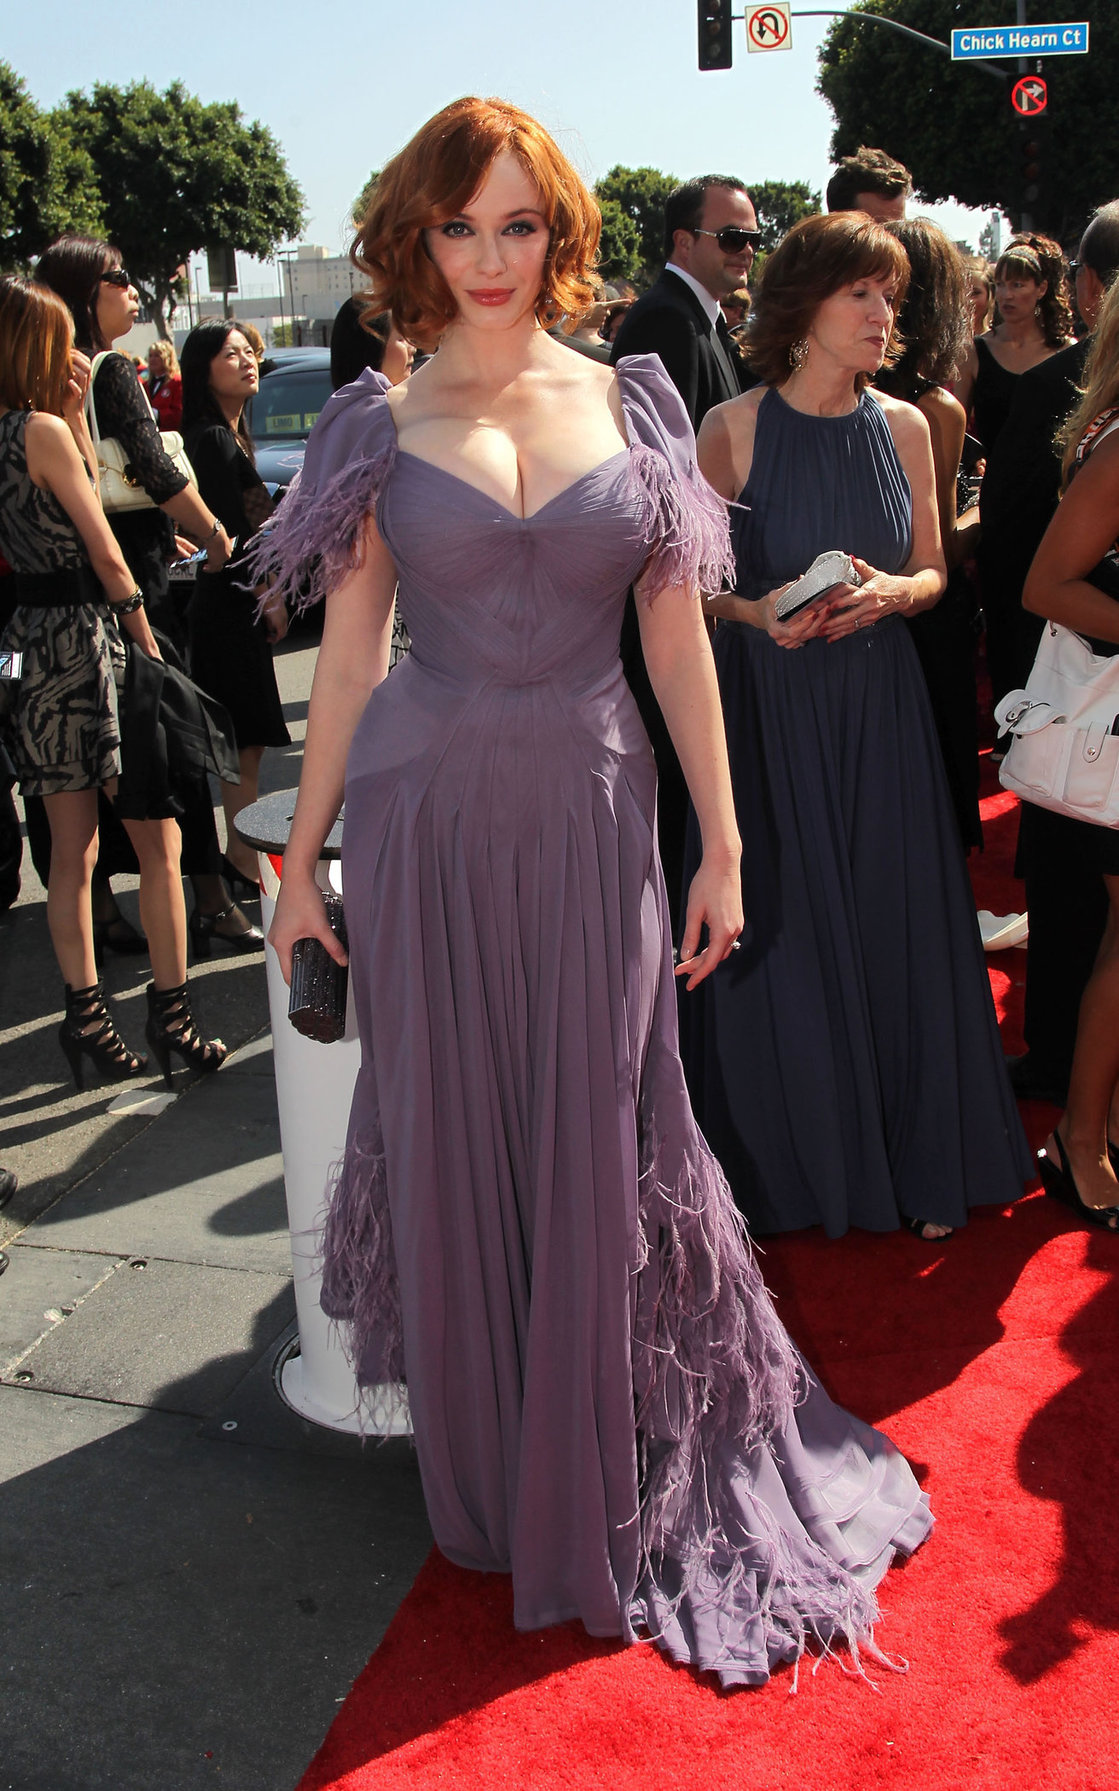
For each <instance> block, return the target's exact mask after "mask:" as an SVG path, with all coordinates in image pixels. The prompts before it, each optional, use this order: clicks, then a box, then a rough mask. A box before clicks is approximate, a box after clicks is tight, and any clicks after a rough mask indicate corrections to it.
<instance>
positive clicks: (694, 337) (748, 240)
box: [611, 174, 759, 429]
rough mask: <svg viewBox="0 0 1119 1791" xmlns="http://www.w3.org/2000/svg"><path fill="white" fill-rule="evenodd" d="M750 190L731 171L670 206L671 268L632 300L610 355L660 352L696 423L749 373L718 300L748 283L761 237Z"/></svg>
mask: <svg viewBox="0 0 1119 1791" xmlns="http://www.w3.org/2000/svg"><path fill="white" fill-rule="evenodd" d="M758 235H759V232H758V220H757V215H756V213H755V211H754V207H753V203H752V201H751V199H750V195H749V193H748V192H747V191H746V188H745V186H744V185H743V183H742V182H741V181H740V180H735V179H733V178H732V177H731V176H730V175H727V174H705V175H701V176H700V177H699V178H698V179H697V180H688V181H685V182H684V185H683V186H680V187H677V188H676V189H675V190H674V191H673V192H672V193H670V194H669V196H668V203H667V204H666V206H665V208H664V236H665V261H666V266H665V270H664V272H663V274H662V275H661V277H660V279H659V280H658V281H657V282H656V284H655V285H654V286H652V287H651V288H650V289H649V291H648V292H647V293H645V294H644V296H643V297H642V298H639V299H638V300H637V303H636V304H634V305H631V306H630V308H629V310H628V311H627V312H626V315H625V317H624V319H623V321H622V324H621V327H620V329H619V330H618V334H617V335H616V337H615V338H614V347H613V354H612V357H611V358H612V360H613V361H615V362H616V361H618V360H619V359H620V357H621V356H622V355H625V354H656V355H659V356H660V358H661V360H662V361H663V363H664V370H665V372H666V373H667V374H668V377H669V379H670V380H671V381H672V383H673V385H674V386H675V387H676V390H677V391H678V392H679V394H680V396H681V398H682V399H683V400H684V408H685V409H686V411H687V413H688V415H689V417H690V418H691V420H692V428H693V429H698V428H699V426H700V424H701V423H702V421H703V419H704V417H705V416H706V415H707V412H708V411H709V410H710V409H711V408H712V406H713V405H716V404H722V403H724V402H725V400H726V399H728V398H737V397H738V394H739V392H741V391H742V390H743V384H744V382H743V378H742V374H741V369H740V365H739V361H738V357H737V354H736V353H735V349H734V344H733V343H732V342H731V340H730V335H729V332H728V330H727V325H726V319H725V318H724V316H723V314H722V312H721V310H720V308H719V300H720V299H721V298H723V297H725V295H726V294H728V293H731V292H735V291H737V289H738V288H739V287H740V286H745V285H746V282H747V280H748V279H749V276H750V268H751V266H752V265H753V260H754V249H755V246H756V244H757V241H758Z"/></svg>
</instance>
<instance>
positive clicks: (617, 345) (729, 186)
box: [610, 174, 759, 911]
mask: <svg viewBox="0 0 1119 1791" xmlns="http://www.w3.org/2000/svg"><path fill="white" fill-rule="evenodd" d="M758 236H759V231H758V220H757V215H756V213H755V211H754V206H753V203H752V201H751V199H750V195H749V193H748V192H747V191H746V188H745V186H744V185H743V183H742V181H740V180H736V179H734V178H733V177H732V176H730V175H727V174H704V175H701V176H700V177H699V178H698V179H696V180H688V181H685V182H684V184H683V186H679V187H676V188H675V189H674V191H673V192H671V193H670V194H669V196H668V201H667V203H666V205H665V210H664V237H665V258H666V265H665V269H664V272H663V273H662V274H661V276H660V279H659V280H657V282H656V284H655V285H654V286H652V287H651V288H650V289H649V291H648V292H647V293H645V294H644V296H643V297H642V298H639V299H638V300H637V302H636V304H634V305H631V306H630V308H629V310H628V311H627V312H626V315H625V317H624V319H623V321H622V324H621V327H620V328H619V330H618V333H617V335H616V336H615V338H614V344H613V349H612V352H611V356H610V359H611V362H612V363H616V362H617V361H618V360H620V359H621V357H622V356H623V355H627V354H655V355H659V356H660V359H661V361H662V362H663V364H664V370H665V372H666V373H667V374H668V377H669V379H671V381H672V383H673V385H674V386H675V387H676V390H677V391H678V392H679V394H680V396H681V398H682V399H683V401H684V408H685V410H686V411H687V413H688V415H689V417H690V418H691V421H692V427H693V429H698V428H699V425H700V424H701V423H702V421H703V419H704V417H705V416H706V415H707V412H708V411H709V410H711V409H712V407H713V406H714V405H716V404H723V403H724V402H725V401H726V400H727V399H728V398H737V397H738V395H739V393H740V392H741V391H744V390H745V388H746V386H748V385H751V384H753V381H752V380H750V379H749V377H748V375H747V374H746V373H745V370H744V368H743V366H742V363H741V361H740V360H739V358H738V351H737V349H736V348H735V345H734V343H733V342H732V340H731V337H730V332H729V331H728V329H727V322H726V319H725V317H724V316H723V313H722V311H721V310H720V308H719V300H720V299H721V298H723V297H724V296H725V295H726V294H727V293H731V292H735V291H737V290H738V288H739V287H742V286H745V285H746V282H747V280H748V279H749V275H750V268H751V266H752V264H753V260H754V249H755V246H756V244H757V241H758ZM621 651H622V666H623V668H624V670H625V674H626V677H627V679H628V680H629V685H630V688H631V690H632V691H633V694H634V697H635V699H636V702H637V706H638V708H639V709H640V711H641V718H642V720H643V721H644V723H645V726H646V728H647V729H648V733H649V738H650V740H651V741H652V745H653V753H654V756H655V758H656V761H657V837H658V842H659V845H660V854H661V863H662V865H663V867H664V876H665V884H666V886H667V889H668V899H669V902H670V904H671V906H672V908H673V910H674V911H675V909H676V908H677V905H678V904H679V903H680V900H681V897H682V895H683V893H684V892H683V879H684V833H685V829H686V827H687V819H688V790H687V785H686V783H685V781H684V774H683V772H682V771H681V769H680V761H679V760H678V759H677V757H676V753H675V751H674V750H673V746H672V741H671V739H670V737H669V733H668V729H667V727H666V726H665V724H664V718H663V716H662V715H661V712H660V709H659V707H658V705H657V701H656V698H655V696H654V695H653V691H652V687H651V685H650V683H649V678H648V674H647V672H646V670H645V661H644V658H643V656H642V653H641V641H640V637H639V634H638V626H637V611H636V608H635V605H634V601H633V597H632V594H631V595H630V597H629V599H628V600H627V603H626V609H625V616H624V618H623V622H622V643H621Z"/></svg>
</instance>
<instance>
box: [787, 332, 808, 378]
mask: <svg viewBox="0 0 1119 1791" xmlns="http://www.w3.org/2000/svg"><path fill="white" fill-rule="evenodd" d="M807 359H808V337H807V336H802V337H801V339H800V341H799V342H794V343H793V345H792V347H791V348H790V350H789V365H790V367H791V368H792V370H793V372H794V373H799V372H800V370H801V368H802V367H803V366H804V363H805V361H806V360H807Z"/></svg>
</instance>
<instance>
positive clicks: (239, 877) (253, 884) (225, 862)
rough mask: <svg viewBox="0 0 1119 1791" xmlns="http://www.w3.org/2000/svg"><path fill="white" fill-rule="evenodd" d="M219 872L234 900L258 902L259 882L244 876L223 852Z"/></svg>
mask: <svg viewBox="0 0 1119 1791" xmlns="http://www.w3.org/2000/svg"><path fill="white" fill-rule="evenodd" d="M221 874H222V879H223V881H224V882H225V883H226V884H227V885H228V888H229V892H230V894H231V895H232V897H233V899H234V901H237V902H259V900H260V884H259V883H258V882H257V881H256V880H255V879H254V878H252V877H246V875H245V873H244V871H239V870H238V869H237V866H236V865H235V864H231V863H230V861H229V859H228V858H226V857H225V856H224V854H223V856H222V861H221Z"/></svg>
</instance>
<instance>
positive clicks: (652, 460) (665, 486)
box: [255, 355, 730, 689]
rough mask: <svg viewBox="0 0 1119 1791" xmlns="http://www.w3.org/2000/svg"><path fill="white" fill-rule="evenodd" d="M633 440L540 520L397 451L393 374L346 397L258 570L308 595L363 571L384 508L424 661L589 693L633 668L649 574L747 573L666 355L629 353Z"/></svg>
mask: <svg viewBox="0 0 1119 1791" xmlns="http://www.w3.org/2000/svg"><path fill="white" fill-rule="evenodd" d="M616 371H617V377H618V381H619V388H620V393H621V399H622V412H623V417H624V422H625V432H626V444H627V445H626V446H624V447H620V448H619V449H618V451H617V453H615V454H611V455H609V456H608V457H607V458H606V459H605V460H603V461H601V462H600V463H599V464H598V465H597V466H593V467H591V468H589V469H588V471H587V472H585V473H582V474H580V476H579V477H578V478H576V479H574V480H572V481H571V483H570V484H569V485H567V486H565V487H564V489H563V490H562V491H560V492H558V493H557V494H556V496H555V497H553V498H551V499H550V500H549V502H548V503H546V504H543V505H542V506H541V507H540V508H539V509H538V510H535V511H533V512H532V514H531V515H529V516H526V517H520V516H516V515H514V514H513V513H512V512H511V511H510V510H508V509H507V508H506V507H505V505H503V504H501V503H500V502H498V501H497V500H496V499H495V498H493V497H491V496H490V495H489V494H488V493H486V492H483V491H480V490H479V489H478V488H477V487H476V486H473V485H471V484H470V483H469V482H468V481H467V480H465V479H463V478H460V477H459V476H458V475H457V474H455V473H451V472H449V471H447V469H446V468H443V467H439V466H436V465H434V464H433V463H431V462H429V461H426V460H423V459H421V458H420V457H418V456H417V455H415V454H412V453H410V452H409V451H408V450H407V449H401V448H400V447H399V445H398V443H397V438H396V432H395V428H394V424H393V419H392V412H391V409H390V407H389V405H388V403H387V400H386V397H385V394H386V392H387V390H388V384H387V381H385V380H384V379H383V378H382V377H381V376H380V375H379V374H375V373H372V372H366V373H364V374H363V375H362V376H361V378H360V379H358V380H356V381H355V382H354V384H353V385H351V386H346V387H343V388H342V390H341V391H340V392H337V393H335V395H334V397H333V398H332V399H331V400H330V403H329V404H328V405H327V406H326V407H324V410H323V413H322V416H321V417H320V419H319V421H318V423H317V424H316V426H315V430H314V431H313V433H312V435H311V439H310V442H309V443H308V449H307V459H306V462H305V465H304V470H303V473H302V474H301V476H300V480H299V483H298V486H297V487H296V488H295V490H294V492H293V494H292V495H291V496H289V497H288V498H286V499H285V501H284V503H283V504H282V505H281V507H280V510H279V512H278V515H277V518H276V521H275V526H274V528H272V529H271V530H270V531H269V533H268V535H267V538H266V539H265V540H264V541H263V542H262V544H261V546H260V548H259V549H257V552H256V569H255V575H256V576H257V577H258V578H266V579H268V580H269V582H271V583H273V584H278V585H279V587H280V588H281V589H283V590H290V592H291V593H292V595H293V596H295V597H296V598H297V600H298V596H299V593H300V592H303V593H304V601H306V596H305V593H306V589H307V581H308V578H309V579H310V585H311V598H312V601H313V600H314V599H315V598H317V597H318V596H322V595H325V594H326V593H328V592H329V590H330V589H331V588H332V587H333V585H334V584H336V583H337V582H338V581H339V579H340V578H341V577H343V576H344V575H345V573H346V571H347V570H348V568H349V567H350V566H351V565H353V563H354V560H355V557H356V552H357V548H356V543H357V540H358V538H359V535H360V530H361V527H362V525H363V523H364V519H365V517H366V516H367V514H368V513H369V511H370V510H371V509H372V510H373V512H374V515H375V517H376V521H377V526H378V528H379V530H380V533H381V535H382V537H383V539H384V541H385V543H386V545H387V546H388V548H389V550H390V552H391V554H392V556H393V560H394V563H395V565H396V568H397V572H398V574H399V579H400V587H399V600H400V606H401V609H402V611H403V614H404V616H405V619H406V621H407V624H408V630H409V633H410V635H411V638H412V654H411V659H412V662H413V664H414V666H415V667H416V668H417V669H418V670H423V669H427V670H430V671H431V672H433V673H437V674H438V675H439V676H440V677H441V678H443V679H448V680H451V681H453V682H454V683H457V684H460V685H467V686H473V687H476V686H477V685H478V684H480V683H484V682H486V681H487V680H490V679H494V680H497V681H498V682H499V683H503V684H507V685H528V686H531V685H534V684H539V683H541V682H544V681H550V682H553V683H557V684H567V685H568V686H570V687H571V688H572V689H578V688H585V687H586V686H587V685H588V684H590V683H593V682H594V681H595V680H596V679H597V678H599V677H600V676H601V675H602V674H603V673H604V672H605V671H606V670H607V669H608V668H611V667H614V666H616V663H617V657H618V637H619V633H620V629H621V617H622V608H623V604H624V601H625V594H626V591H627V589H628V587H629V586H630V584H631V583H633V582H634V580H635V579H637V577H638V576H639V575H641V577H642V593H643V596H644V597H645V598H647V599H648V600H650V601H652V600H653V599H654V598H655V597H656V595H657V594H658V593H659V592H660V591H663V590H665V589H667V588H668V587H682V588H683V589H685V590H692V591H694V590H695V589H696V588H697V587H698V586H700V585H702V586H703V588H705V589H712V588H714V589H718V588H720V587H721V585H722V583H723V581H724V578H729V576H730V556H729V532H728V525H727V517H726V507H725V505H724V504H723V503H722V502H721V500H720V499H718V498H717V497H716V496H715V494H714V492H713V491H712V490H711V488H710V486H708V485H707V484H706V482H705V481H704V480H703V479H702V478H701V476H700V474H699V471H698V468H697V466H696V461H695V440H694V437H693V435H692V431H691V425H690V423H689V422H688V418H687V413H686V412H685V410H684V407H683V405H682V403H681V401H680V398H679V395H678V394H677V392H676V390H675V388H674V387H673V386H672V385H671V383H670V381H669V380H668V378H667V375H666V374H665V372H664V369H663V368H662V367H661V364H660V362H659V361H658V360H657V358H656V357H655V356H653V355H640V356H631V357H628V358H627V359H625V360H623V361H621V362H620V363H619V365H618V368H617V370H616Z"/></svg>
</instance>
